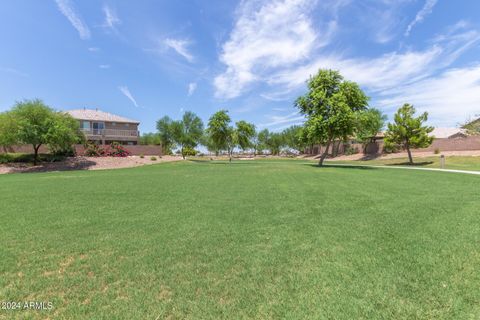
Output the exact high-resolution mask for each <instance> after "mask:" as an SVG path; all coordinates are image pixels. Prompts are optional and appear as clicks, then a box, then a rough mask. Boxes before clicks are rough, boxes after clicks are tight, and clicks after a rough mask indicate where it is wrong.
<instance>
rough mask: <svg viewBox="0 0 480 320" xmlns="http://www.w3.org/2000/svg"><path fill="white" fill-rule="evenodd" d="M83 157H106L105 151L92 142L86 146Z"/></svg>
mask: <svg viewBox="0 0 480 320" xmlns="http://www.w3.org/2000/svg"><path fill="white" fill-rule="evenodd" d="M83 155H85V156H87V157H102V156H104V155H105V150H104V149H103V148H102V147H100V146H99V145H96V144H94V143H91V142H90V143H87V144H86V145H85V151H84V152H83Z"/></svg>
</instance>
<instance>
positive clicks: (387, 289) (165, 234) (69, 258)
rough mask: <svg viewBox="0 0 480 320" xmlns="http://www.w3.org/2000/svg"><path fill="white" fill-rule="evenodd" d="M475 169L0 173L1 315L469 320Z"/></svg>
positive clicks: (478, 262) (305, 166)
mask: <svg viewBox="0 0 480 320" xmlns="http://www.w3.org/2000/svg"><path fill="white" fill-rule="evenodd" d="M479 185H480V177H478V176H473V175H472V176H470V175H465V174H454V173H443V172H424V171H416V170H415V171H413V170H386V169H374V168H371V169H359V168H335V167H325V168H319V167H316V166H313V165H312V164H311V163H306V162H302V161H234V162H233V163H232V164H228V163H223V162H208V161H206V162H178V163H165V164H158V165H152V166H145V167H141V168H133V169H121V170H108V171H77V172H63V173H41V174H15V175H4V176H0V197H1V198H0V199H1V207H0V219H1V221H2V222H1V224H0V240H1V246H0V257H1V261H0V301H22V302H23V301H51V302H53V305H54V308H53V309H52V310H46V311H33V310H23V311H22V310H20V311H18V310H17V311H7V310H0V319H15V318H16V319H27V318H28V319H47V318H48V319H152V320H155V319H222V318H223V319H227V318H228V319H242V318H257V319H278V318H284V319H306V318H310V319H415V318H417V319H478V318H479V317H480V272H479V271H480V270H479V266H480V209H479V207H480V206H479V205H480V188H479Z"/></svg>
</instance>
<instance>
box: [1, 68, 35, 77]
mask: <svg viewBox="0 0 480 320" xmlns="http://www.w3.org/2000/svg"><path fill="white" fill-rule="evenodd" d="M0 72H6V73H10V74H13V75H16V76H19V77H23V78H28V77H30V75H29V74H27V73H25V72H23V71H20V70H17V69H15V68H0Z"/></svg>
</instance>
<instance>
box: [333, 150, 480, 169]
mask: <svg viewBox="0 0 480 320" xmlns="http://www.w3.org/2000/svg"><path fill="white" fill-rule="evenodd" d="M413 161H414V165H415V166H417V167H424V168H438V169H440V155H438V156H433V157H425V158H416V157H415V154H414V155H413ZM328 163H344V164H357V165H375V166H378V165H386V166H408V165H409V164H408V158H396V159H374V160H366V161H362V160H354V161H338V160H334V159H332V160H329V161H328V162H327V164H328ZM445 169H455V170H467V171H468V170H472V171H480V157H474V156H447V157H445Z"/></svg>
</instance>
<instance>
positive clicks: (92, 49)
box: [88, 47, 100, 52]
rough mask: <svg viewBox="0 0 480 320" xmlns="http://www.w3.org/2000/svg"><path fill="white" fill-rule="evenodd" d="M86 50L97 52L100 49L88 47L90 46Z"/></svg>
mask: <svg viewBox="0 0 480 320" xmlns="http://www.w3.org/2000/svg"><path fill="white" fill-rule="evenodd" d="M88 51H90V52H98V51H100V48H97V47H90V48H88Z"/></svg>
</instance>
